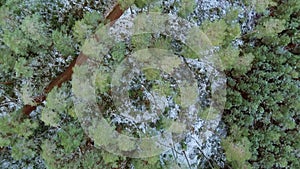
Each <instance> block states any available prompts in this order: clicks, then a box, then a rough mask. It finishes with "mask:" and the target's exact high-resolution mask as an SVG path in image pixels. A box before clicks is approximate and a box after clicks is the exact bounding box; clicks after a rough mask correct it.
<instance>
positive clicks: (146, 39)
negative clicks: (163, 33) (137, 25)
mask: <svg viewBox="0 0 300 169" xmlns="http://www.w3.org/2000/svg"><path fill="white" fill-rule="evenodd" d="M131 43H132V46H133V47H134V49H135V50H140V49H146V48H148V47H149V46H150V44H151V34H149V33H144V34H138V35H134V36H133V37H132V38H131Z"/></svg>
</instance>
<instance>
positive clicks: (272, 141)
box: [0, 0, 300, 169]
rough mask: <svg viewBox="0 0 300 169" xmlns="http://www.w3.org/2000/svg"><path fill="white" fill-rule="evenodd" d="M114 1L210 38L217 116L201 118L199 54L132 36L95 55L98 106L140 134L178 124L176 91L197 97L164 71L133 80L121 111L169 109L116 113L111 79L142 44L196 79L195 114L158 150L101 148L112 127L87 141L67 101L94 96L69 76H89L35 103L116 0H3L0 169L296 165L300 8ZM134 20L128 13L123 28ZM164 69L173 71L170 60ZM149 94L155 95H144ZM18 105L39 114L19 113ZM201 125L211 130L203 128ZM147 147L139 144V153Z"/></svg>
mask: <svg viewBox="0 0 300 169" xmlns="http://www.w3.org/2000/svg"><path fill="white" fill-rule="evenodd" d="M117 2H118V3H119V4H121V7H122V9H127V8H128V7H130V8H129V9H128V10H126V11H125V15H126V16H127V17H128V16H131V14H133V16H136V15H137V13H142V14H145V15H147V14H148V13H149V12H160V13H166V14H173V15H175V16H178V17H182V18H184V19H186V20H187V21H189V24H191V25H192V26H194V27H196V28H197V29H196V30H195V31H199V32H200V31H202V32H203V33H204V34H205V35H206V36H207V38H208V39H209V42H210V45H209V47H210V49H211V52H213V54H214V56H217V57H218V58H219V61H220V63H222V66H220V67H219V69H220V71H223V72H224V73H225V74H226V79H227V82H226V85H227V88H226V93H227V95H226V104H225V107H224V111H223V113H222V118H221V117H219V116H218V115H219V114H213V113H212V114H211V113H209V112H208V107H209V105H210V103H211V92H212V90H213V89H212V87H210V85H211V83H212V82H211V81H209V78H208V77H207V76H208V74H207V72H208V70H207V69H206V68H205V66H203V64H202V63H201V62H199V60H198V59H197V58H198V56H197V54H196V53H195V51H193V50H191V49H190V48H189V47H188V46H185V45H184V44H183V43H182V42H179V41H176V40H174V39H173V38H172V37H168V36H165V35H162V34H140V35H134V36H129V34H128V35H125V39H124V41H122V42H119V43H117V44H116V45H114V46H113V47H112V48H111V49H109V50H108V52H107V53H108V54H107V55H105V56H102V57H103V59H102V60H103V62H101V63H100V64H101V65H100V66H99V67H100V68H99V70H98V72H97V75H98V76H95V77H94V78H95V79H96V83H95V86H96V88H97V90H96V95H97V103H98V105H99V109H100V110H101V112H103V114H102V116H103V117H105V118H106V119H107V120H108V121H109V122H110V124H111V125H112V126H113V129H114V130H115V131H117V132H119V133H123V134H126V135H128V136H133V137H137V138H143V137H149V136H153V135H157V134H158V133H161V132H164V131H165V130H166V129H167V128H169V127H170V126H171V125H172V124H173V123H172V122H173V121H174V120H176V119H179V117H178V116H179V114H180V113H179V112H180V111H183V108H182V107H183V106H181V105H180V101H179V100H180V99H179V98H178V96H181V95H187V96H190V97H193V95H192V94H194V93H191V92H190V91H189V90H185V91H180V90H179V87H178V84H177V83H176V81H175V80H174V79H173V78H172V77H171V76H170V75H169V74H168V73H166V72H161V71H158V70H156V69H143V70H142V71H140V72H134V73H135V74H134V75H135V77H134V78H132V79H130V83H129V84H130V85H129V88H128V96H129V99H130V101H131V102H130V103H131V104H132V105H131V106H129V107H130V108H135V109H138V110H141V111H145V112H147V111H149V110H151V105H150V103H151V102H153V101H154V102H155V101H156V102H157V103H159V104H164V106H166V107H165V110H164V111H163V112H162V113H161V115H160V116H150V115H149V116H150V117H151V119H152V121H150V122H149V123H140V122H136V121H134V120H132V117H133V116H135V117H136V114H126V113H124V112H123V114H122V113H121V114H118V113H117V110H118V109H117V107H114V105H113V104H112V102H113V99H112V97H111V93H113V92H112V91H111V89H112V88H111V86H109V85H108V83H109V82H110V81H111V77H110V75H109V74H107V72H108V71H109V70H114V69H115V68H116V66H117V64H119V63H121V62H122V60H123V59H124V58H126V57H128V56H130V55H131V54H132V53H134V52H137V51H139V50H140V49H145V48H146V49H147V48H153V47H155V48H160V49H170V50H172V51H174V54H176V55H177V56H178V58H180V59H181V61H183V62H184V63H185V64H186V65H188V68H189V69H190V70H191V71H192V72H193V74H194V75H195V77H196V78H195V79H196V81H197V88H198V90H199V93H200V94H199V96H198V97H199V98H198V99H199V100H198V101H199V104H200V105H201V106H200V107H201V109H196V110H197V111H199V112H197V113H199V114H198V117H197V118H195V119H194V120H195V121H193V122H192V123H191V124H189V125H190V126H189V127H190V128H189V130H188V132H187V134H186V136H185V137H184V138H182V139H181V140H180V142H178V143H176V144H174V147H171V149H170V150H169V151H167V152H164V153H162V154H159V155H156V156H153V157H148V158H130V157H124V156H118V155H115V154H112V153H109V152H107V151H106V150H103V149H101V148H99V147H98V145H97V142H102V143H103V142H104V143H105V144H107V145H109V144H111V142H110V141H111V140H110V139H108V138H106V137H104V136H107V133H110V132H112V131H109V130H103V128H102V129H101V128H99V131H102V132H101V133H100V134H99V133H97V137H94V138H93V137H91V135H90V133H87V132H86V131H85V129H84V128H83V127H82V124H81V123H80V120H79V119H80V118H82V117H79V116H80V114H78V112H77V111H78V107H80V104H79V103H80V101H79V102H78V100H76V99H74V98H75V96H78V94H82V95H85V96H86V95H90V94H89V93H88V92H90V91H89V90H85V89H84V88H82V86H79V85H78V86H76V84H77V83H76V81H75V80H76V78H77V79H78V78H79V79H80V78H82V79H83V80H85V78H84V77H86V75H87V74H88V72H87V69H82V68H84V67H75V68H74V73H75V76H74V77H76V78H75V80H74V79H73V81H72V83H71V82H69V81H66V82H64V83H63V85H62V86H59V87H55V88H53V89H52V90H51V91H49V92H48V93H47V97H46V100H45V101H44V102H42V103H40V102H39V101H38V100H39V99H38V98H39V97H41V96H43V95H44V94H46V93H44V92H45V90H44V88H45V87H46V86H47V85H48V84H49V83H50V82H51V81H52V80H53V79H54V78H55V77H57V76H58V75H59V74H61V73H62V72H63V71H64V70H65V69H66V67H67V66H68V65H69V64H70V63H71V61H72V60H74V59H76V57H77V56H78V54H79V53H80V51H81V50H83V51H87V50H90V48H87V47H89V46H86V45H84V44H85V42H86V39H89V38H91V37H93V36H94V34H95V32H96V31H97V28H99V27H101V26H103V24H102V23H104V22H105V15H106V13H107V12H108V11H109V9H110V8H111V7H112V5H113V3H114V1H88V0H63V1H58V0H47V1H46V0H45V1H44V0H43V1H39V0H22V1H21V0H2V1H1V2H0V5H1V7H0V48H1V53H0V74H1V76H0V168H91V169H92V168H93V169H94V168H101V169H102V168H136V169H140V168H149V169H153V168H176V167H179V168H237V169H239V168H300V162H299V158H300V141H299V140H300V128H299V126H300V125H299V123H300V97H299V96H300V82H299V72H300V70H299V69H300V52H299V51H300V47H299V46H300V45H299V44H300V37H299V35H300V32H299V30H300V1H298V0H289V1H282V0H255V1H252V0H241V1H240V0H238V1H234V0H220V1H209V0H203V1H200V0H199V1H192V0H118V1H117ZM125 20H126V19H125ZM131 21H132V20H130V17H129V19H128V20H127V21H126V22H125V23H123V24H125V26H126V24H129V25H130V24H131V23H130V22H131ZM117 24H119V23H118V22H116V25H117ZM127 26H128V25H127ZM185 26H187V25H185ZM112 29H113V30H111V32H112V34H113V32H117V33H120V34H122V32H118V31H119V29H118V28H117V26H112ZM171 33H172V32H171ZM177 35H178V36H179V34H177ZM127 37H128V38H127ZM123 38H124V37H123ZM91 50H92V49H91ZM97 50H99V49H98V48H97ZM104 50H105V49H103V51H99V53H101V52H104ZM92 59H95V58H92ZM96 59H97V58H96ZM163 61H164V60H162V62H163ZM165 63H166V64H176V63H177V60H173V61H170V60H165ZM216 63H218V62H216ZM180 73H182V72H180ZM183 73H184V72H183ZM82 79H81V80H82ZM120 79H121V78H120ZM72 85H73V86H72ZM152 90H153V91H155V92H156V95H155V96H154V95H151V94H153V93H151V92H149V91H152ZM182 92H186V93H182ZM74 95H75V96H74ZM24 105H32V106H37V109H36V110H34V111H32V112H31V113H30V115H26V114H24V113H23V112H22V107H23V106H24ZM189 110H191V109H189ZM194 110H195V109H194ZM191 112H192V111H191ZM188 113H189V112H188ZM148 120H149V119H148ZM209 120H211V122H214V123H211V124H213V125H215V127H214V128H213V130H212V131H210V130H207V131H203V130H204V129H207V128H205V127H203V126H205V125H204V124H205V122H206V121H209ZM174 130H176V129H174ZM178 130H180V129H178ZM203 133H205V134H204V135H203ZM116 144H118V145H119V147H121V149H122V151H126V152H130V151H133V150H134V146H133V145H132V144H130V142H118V143H116ZM149 145H151V144H150V143H149V144H145V145H143V146H144V147H146V149H147V148H148V147H147V146H149Z"/></svg>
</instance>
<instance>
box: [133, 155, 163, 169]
mask: <svg viewBox="0 0 300 169" xmlns="http://www.w3.org/2000/svg"><path fill="white" fill-rule="evenodd" d="M159 160H160V158H159V156H153V157H149V158H143V159H134V160H132V163H133V166H134V167H135V168H144V169H152V168H157V169H160V168H162V166H161V165H160V161H159Z"/></svg>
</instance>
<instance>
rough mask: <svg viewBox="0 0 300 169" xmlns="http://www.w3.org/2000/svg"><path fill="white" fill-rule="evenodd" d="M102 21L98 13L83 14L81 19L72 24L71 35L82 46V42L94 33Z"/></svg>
mask: <svg viewBox="0 0 300 169" xmlns="http://www.w3.org/2000/svg"><path fill="white" fill-rule="evenodd" d="M102 20H103V16H102V15H101V14H99V13H98V12H91V13H86V14H84V16H83V19H81V20H78V21H76V22H75V24H74V27H73V31H74V33H73V34H74V37H75V39H76V40H77V41H78V42H80V43H81V44H83V42H84V41H85V40H86V39H87V38H89V37H90V36H91V35H92V34H93V33H94V31H95V29H96V28H97V26H98V25H99V23H100V21H102Z"/></svg>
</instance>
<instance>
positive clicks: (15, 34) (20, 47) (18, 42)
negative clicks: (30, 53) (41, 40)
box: [3, 29, 32, 56]
mask: <svg viewBox="0 0 300 169" xmlns="http://www.w3.org/2000/svg"><path fill="white" fill-rule="evenodd" d="M3 42H4V43H5V45H7V46H8V47H9V48H10V49H11V50H12V51H13V52H14V53H15V54H19V55H22V56H25V55H26V54H27V50H28V47H29V46H31V45H32V44H31V42H30V41H29V39H27V38H25V35H24V33H23V32H22V31H21V30H19V29H15V30H13V31H9V30H5V31H4V34H3Z"/></svg>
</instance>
